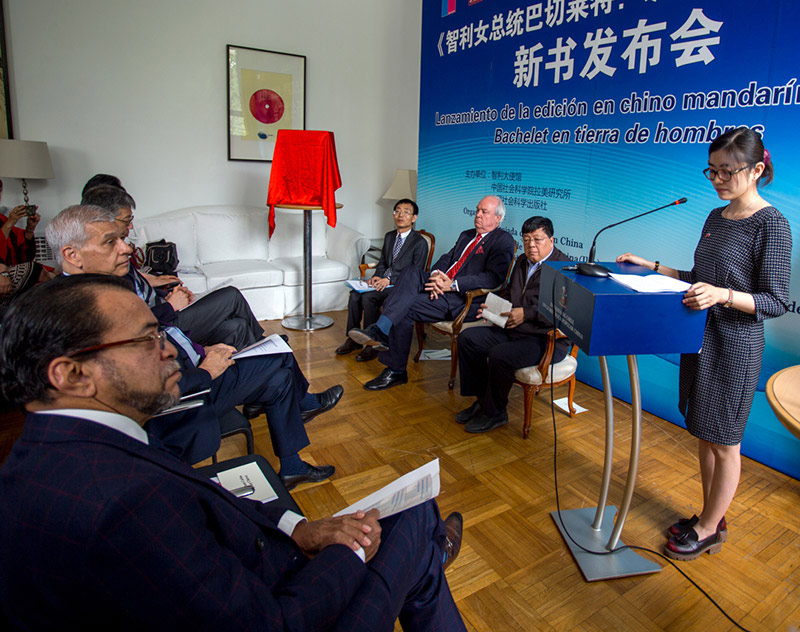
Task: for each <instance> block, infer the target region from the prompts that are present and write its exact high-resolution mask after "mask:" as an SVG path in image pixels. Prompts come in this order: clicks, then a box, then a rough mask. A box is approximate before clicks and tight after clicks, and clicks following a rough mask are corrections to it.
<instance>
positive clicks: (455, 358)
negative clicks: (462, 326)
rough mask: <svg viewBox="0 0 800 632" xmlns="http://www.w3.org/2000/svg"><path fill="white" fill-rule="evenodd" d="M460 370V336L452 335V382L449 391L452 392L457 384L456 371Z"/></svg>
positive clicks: (448, 385) (449, 384)
mask: <svg viewBox="0 0 800 632" xmlns="http://www.w3.org/2000/svg"><path fill="white" fill-rule="evenodd" d="M457 369H458V336H454V335H452V334H451V335H450V381H449V382H448V383H447V390H449V391H452V390H453V385H454V384H455V383H456V370H457Z"/></svg>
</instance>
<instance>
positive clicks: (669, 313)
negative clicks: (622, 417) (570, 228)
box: [539, 261, 706, 581]
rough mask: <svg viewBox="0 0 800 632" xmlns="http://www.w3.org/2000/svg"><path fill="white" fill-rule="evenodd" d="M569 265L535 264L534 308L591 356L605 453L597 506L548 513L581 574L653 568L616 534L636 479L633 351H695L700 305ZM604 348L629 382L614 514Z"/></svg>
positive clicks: (638, 425)
mask: <svg viewBox="0 0 800 632" xmlns="http://www.w3.org/2000/svg"><path fill="white" fill-rule="evenodd" d="M571 265H572V264H570V262H568V261H553V262H549V261H548V262H545V264H544V265H543V266H542V276H541V289H540V292H539V312H541V313H542V314H543V315H544V316H545V317H547V318H548V319H549V320H550V321H551V322H553V323H555V325H556V327H558V328H559V329H560V330H561V331H563V332H564V334H566V335H567V337H569V338H570V340H572V341H573V342H574V343H575V344H577V345H578V347H579V348H580V349H581V351H583V352H584V353H585V354H586V355H589V356H598V359H599V361H600V373H601V376H602V380H603V397H604V400H605V417H606V428H605V435H606V436H605V455H604V464H603V478H602V483H601V486H600V497H599V500H598V503H597V507H596V508H583V509H572V510H567V511H561V514H560V515H559V513H558V512H557V511H554V512H551V514H550V515H551V516H552V517H553V520H554V521H555V523H556V526H557V527H558V529H559V531H561V535H562V537H563V538H564V540H565V541H566V543H567V545H568V546H569V548H570V550H571V551H572V555H573V556H574V557H575V561H576V562H577V564H578V566H579V567H580V569H581V572H582V573H583V576H584V577H585V578H586V580H587V581H597V580H601V579H612V578H615V577H627V576H630V575H643V574H647V573H654V572H657V571H660V570H661V567H660V566H658V565H657V564H655V563H653V562H651V561H649V560H647V559H645V558H643V557H642V556H640V555H637V554H636V553H634V552H633V551H632V550H630V549H627V548H625V545H624V544H623V543H622V542H621V541H620V535H621V533H622V528H623V526H624V524H625V518H626V517H627V515H628V510H629V509H630V504H631V499H632V498H633V491H634V488H635V486H636V474H637V472H638V469H639V451H640V447H641V431H642V400H641V391H640V387H639V370H638V365H637V362H636V356H637V355H640V354H656V353H697V352H698V351H700V347H701V346H702V344H703V331H704V329H705V323H706V312H705V311H696V310H691V309H689V308H687V307H685V306H684V305H683V303H682V302H681V300H682V298H683V293H682V292H680V293H677V292H659V293H643V292H636V291H634V290H631V289H628V288H627V287H625V286H623V285H621V284H620V283H617V282H616V281H614V280H613V279H611V278H598V277H587V276H581V275H578V274H577V272H574V271H567V270H562V268H564V267H570V266H571ZM603 265H604V266H606V267H607V268H609V269H610V270H611V271H612V272H615V273H620V274H653V272H652V271H651V270H648V269H646V268H643V267H641V266H636V265H632V264H627V263H621V264H617V263H603ZM610 355H625V356H627V358H628V374H629V377H630V383H631V451H630V460H629V464H628V474H627V479H626V482H625V490H624V492H623V496H622V501H621V503H620V509H619V513H618V514H616V520H615V519H614V517H615V516H614V514H615V513H616V508H615V507H613V506H610V507H608V512H606V509H607V508H606V502H607V500H608V490H609V486H610V484H611V467H612V460H613V452H614V408H613V395H612V392H611V380H610V378H609V372H608V362H607V360H606V356H610ZM601 549H602V550H601Z"/></svg>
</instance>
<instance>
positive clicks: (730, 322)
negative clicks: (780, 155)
mask: <svg viewBox="0 0 800 632" xmlns="http://www.w3.org/2000/svg"><path fill="white" fill-rule="evenodd" d="M703 174H704V175H705V176H706V177H707V178H708V179H709V180H711V183H712V185H713V186H714V189H715V190H716V193H717V195H718V196H719V198H720V199H721V200H724V201H726V202H727V204H726V205H725V206H721V207H719V208H715V209H714V210H713V211H711V214H710V215H709V216H708V218H707V219H706V222H705V225H704V226H703V232H702V233H701V237H700V242H699V243H698V245H697V248H696V250H695V253H694V267H693V268H692V269H691V270H688V271H684V270H674V269H672V268H668V267H666V266H663V265H661V264H660V263H659V262H658V261H648V260H646V259H643V258H642V257H638V256H636V255H633V254H631V253H625V254H624V255H621V256H619V257H617V261H618V262H623V261H626V262H630V263H635V264H638V265H641V266H644V267H647V268H650V269H651V270H654V271H656V272H659V273H660V274H665V275H667V276H670V277H673V278H676V279H681V280H683V281H687V282H689V283H692V286H691V287H690V288H689V289H688V290H687V292H686V294H685V296H684V298H683V303H684V304H685V305H686V306H687V307H690V308H691V309H702V310H707V314H708V315H707V319H706V327H705V333H704V336H703V347H702V351H701V352H700V353H696V354H684V355H682V356H681V365H680V387H679V407H680V410H681V412H682V413H683V414H684V416H685V418H686V428H687V430H689V432H690V433H691V434H693V435H694V436H695V437H697V438H698V440H699V460H700V474H701V478H702V482H703V509H702V512H701V513H700V514H699V517H698V516H697V515H694V516H692V517H691V518H681V519H680V520H678V522H676V523H675V524H673V525H672V526H671V527H669V529H668V533H667V535H668V536H669V540H668V541H667V544H666V545H665V547H664V552H665V554H666V555H667V556H668V557H671V558H673V559H678V560H693V559H696V558H698V557H699V556H700V555H701V554H703V553H704V552H708V553H716V552H718V551H719V550H720V549H721V548H722V543H723V542H725V540H726V539H727V536H728V529H727V524H726V522H725V512H726V510H727V509H728V507H729V506H730V504H731V502H732V500H733V497H734V494H735V493H736V488H737V486H738V485H739V476H740V472H741V456H740V444H741V441H742V437H743V435H744V427H745V424H746V422H747V418H748V416H749V414H750V406H751V404H752V403H753V395H754V394H755V391H756V386H757V384H758V377H759V374H760V372H761V356H762V353H763V351H764V322H763V321H764V320H765V319H767V318H774V317H776V316H780V315H781V314H783V313H784V312H785V311H786V309H787V307H788V304H789V274H790V268H791V250H792V236H791V231H790V229H789V224H788V222H787V221H786V219H785V218H784V217H783V215H781V213H780V212H779V211H778V210H777V209H776V208H774V207H772V206H770V204H769V203H768V202H766V201H765V200H764V199H763V198H762V197H761V195H760V194H759V192H758V187H759V185H764V184H769V183H770V182H771V181H772V175H773V167H772V159H771V157H770V154H769V152H768V151H767V150H765V149H764V145H763V144H762V141H761V136H760V135H759V134H758V133H756V132H754V131H752V130H751V129H749V128H747V127H739V128H737V129H733V130H730V131H728V132H726V133H724V134H722V135H721V136H719V137H718V138H717V139H715V140H714V141H713V142H712V143H711V145H710V147H709V156H708V167H707V168H706V169H704V170H703Z"/></svg>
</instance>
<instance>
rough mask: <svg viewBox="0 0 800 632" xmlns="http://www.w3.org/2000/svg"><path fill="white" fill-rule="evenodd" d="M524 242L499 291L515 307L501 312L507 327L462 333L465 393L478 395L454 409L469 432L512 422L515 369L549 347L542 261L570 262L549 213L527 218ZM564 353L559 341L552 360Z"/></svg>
mask: <svg viewBox="0 0 800 632" xmlns="http://www.w3.org/2000/svg"><path fill="white" fill-rule="evenodd" d="M522 245H523V247H524V252H523V253H522V254H521V255H520V256H519V257H517V261H516V263H515V264H514V270H513V271H512V272H511V277H510V279H509V281H508V285H507V286H506V288H505V290H503V291H502V292H499V293H498V294H499V296H501V297H502V298H504V299H506V300H508V301H511V310H510V311H508V312H505V313H503V314H501V316H507V317H508V320H507V321H506V326H505V327H502V328H501V327H498V326H496V325H492V326H491V327H473V328H471V329H465V330H464V331H462V332H461V334H460V335H459V336H458V373H459V377H460V379H461V394H462V395H464V396H466V397H469V396H474V397H476V398H477V399H476V400H475V402H474V403H473V404H472V405H471V406H470V407H469V408H466V409H464V410H462V411H461V412H459V413H457V414H456V421H457V422H458V423H461V424H464V430H466V431H467V432H475V433H477V432H488V431H489V430H492V429H493V428H497V427H499V426H502V425H504V424H506V423H508V413H507V412H506V405H507V404H508V393H509V391H510V390H511V386H512V385H513V384H514V372H515V371H516V370H517V369H521V368H522V367H526V366H531V365H534V364H537V363H538V362H539V360H540V359H541V357H542V355H543V354H544V351H545V348H546V347H547V332H548V331H549V330H550V329H551V328H552V324H551V323H550V322H549V321H548V320H546V319H545V318H544V317H543V316H542V315H541V314H539V312H538V307H539V279H540V278H541V274H542V272H541V269H542V263H544V262H545V261H548V260H549V261H569V257H568V256H567V255H565V254H564V253H563V252H561V251H560V250H559V249H558V248H556V247H555V239H554V237H553V223H552V222H551V221H550V220H549V219H548V218H546V217H540V216H536V217H530V218H528V219H527V220H525V223H524V224H523V225H522ZM484 307H485V305H481V309H483V308H484ZM480 315H481V313H480V311H479V312H478V317H479V318H480ZM566 352H567V345H566V344H565V343H564V342H563V341H559V343H557V344H556V348H555V350H554V352H553V362H559V361H560V360H562V359H563V358H564V356H565V355H566Z"/></svg>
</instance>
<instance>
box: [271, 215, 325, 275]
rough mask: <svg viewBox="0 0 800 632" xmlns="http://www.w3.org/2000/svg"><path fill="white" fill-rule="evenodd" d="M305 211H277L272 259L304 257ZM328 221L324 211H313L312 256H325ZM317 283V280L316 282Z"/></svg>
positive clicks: (272, 240)
mask: <svg viewBox="0 0 800 632" xmlns="http://www.w3.org/2000/svg"><path fill="white" fill-rule="evenodd" d="M303 213H304V212H303V211H290V210H287V209H280V208H276V209H275V232H274V233H272V239H270V240H269V255H270V258H272V259H281V258H283V257H297V256H301V257H302V255H303ZM326 226H327V224H326V220H325V214H324V213H323V212H322V211H311V255H312V256H313V257H323V256H325V244H326V228H325V227H326ZM314 282H315V283H316V280H315V281H314Z"/></svg>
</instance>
